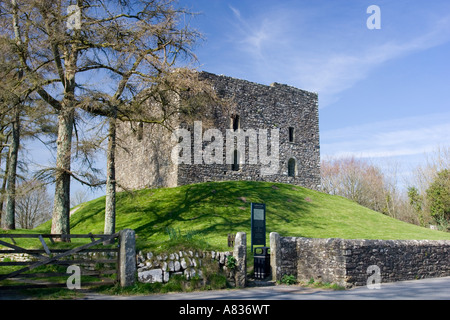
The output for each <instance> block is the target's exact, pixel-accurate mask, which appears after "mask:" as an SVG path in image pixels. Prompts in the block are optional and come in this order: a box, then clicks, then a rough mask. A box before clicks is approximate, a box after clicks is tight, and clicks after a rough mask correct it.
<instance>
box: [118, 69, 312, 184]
mask: <svg viewBox="0 0 450 320" xmlns="http://www.w3.org/2000/svg"><path fill="white" fill-rule="evenodd" d="M201 77H202V78H204V79H207V80H209V81H210V82H211V83H212V84H213V87H214V90H215V91H216V93H217V95H218V96H219V97H221V98H225V99H228V100H229V101H232V103H233V109H232V110H231V111H228V112H225V111H223V110H221V109H214V107H211V108H212V109H211V112H210V115H211V117H213V118H214V119H213V123H214V128H215V131H214V132H215V133H216V136H218V134H217V133H221V134H222V136H221V137H214V138H211V134H208V133H210V132H209V131H206V129H207V128H203V129H202V128H201V127H200V128H199V127H198V122H197V123H179V124H178V126H177V127H181V128H185V129H186V130H187V131H185V133H186V132H190V133H192V135H191V136H190V138H191V139H192V141H191V144H190V146H192V149H191V150H182V151H180V150H178V149H174V148H176V146H177V145H179V141H180V140H183V139H178V140H177V139H174V137H173V134H172V133H171V132H169V131H168V130H167V129H165V128H163V127H162V126H160V125H153V124H140V125H136V126H135V127H137V128H138V130H134V131H132V130H130V129H129V125H127V124H122V125H120V126H119V130H118V138H119V139H121V141H122V142H121V143H122V145H123V146H125V147H124V148H118V151H117V154H116V179H117V181H118V183H119V185H120V186H122V187H124V188H127V189H142V188H149V187H174V186H179V185H185V184H191V183H198V182H206V181H229V180H252V181H271V182H283V183H290V184H294V185H300V186H304V187H307V188H310V189H318V186H319V185H320V143H319V115H318V95H317V94H316V93H311V92H308V91H304V90H301V89H297V88H294V87H291V86H287V85H283V84H278V83H274V84H272V85H270V86H266V85H262V84H257V83H253V82H249V81H246V80H240V79H235V78H231V77H227V76H221V75H220V76H219V75H215V74H211V73H206V72H202V73H201ZM199 129H200V130H199ZM261 130H262V131H261ZM230 132H231V134H233V132H236V134H237V133H243V134H244V135H245V134H250V133H253V134H254V133H256V134H257V135H258V136H257V140H254V141H253V142H257V145H258V150H256V149H255V144H253V145H252V142H251V139H252V138H250V137H249V138H247V139H245V140H246V143H245V146H244V148H243V149H242V148H241V149H238V148H237V147H235V150H230V148H225V146H226V145H227V134H230ZM265 132H267V136H266V137H264V136H263V135H262V133H265ZM196 134H197V138H198V137H200V138H201V139H203V140H202V141H201V142H200V144H199V142H198V141H194V139H195V137H196ZM228 137H230V136H228ZM218 138H220V140H221V141H220V142H222V143H223V146H224V148H223V151H222V150H219V149H215V150H213V156H214V158H215V159H216V160H217V159H219V160H222V161H215V162H214V163H211V162H208V161H206V158H202V152H203V153H205V154H206V152H207V151H208V144H210V143H212V141H214V142H215V143H216V144H217V143H218V141H219V140H217V139H218ZM263 138H265V139H266V140H264V139H263ZM185 139H186V137H185ZM222 139H223V141H222ZM233 139H234V138H233ZM275 139H277V141H276V142H278V143H277V148H274V145H273V143H275ZM185 142H187V141H185ZM228 142H229V143H231V140H230V138H229V139H228ZM262 142H266V146H267V149H268V150H267V154H268V155H270V156H269V158H270V159H271V161H272V163H271V168H272V169H273V168H275V171H272V172H270V171H269V172H268V171H264V168H265V167H268V166H269V165H268V164H267V163H262V162H263V161H262V158H260V156H261V153H260V152H261V150H262V149H261V147H262V146H264V143H263V144H261V143H262ZM236 143H237V142H233V143H232V144H230V145H228V146H232V145H234V146H236ZM196 146H197V147H200V148H201V150H203V151H200V156H199V157H197V158H195V157H196V155H197V156H198V155H199V152H198V149H195V147H196ZM225 149H228V150H225ZM263 149H264V148H263ZM174 150H176V152H175V153H176V155H177V154H178V153H179V155H180V156H183V152H186V151H190V152H188V153H190V155H189V157H188V160H189V159H190V160H191V161H184V162H182V163H180V162H179V161H178V162H177V161H172V160H173V159H172V158H173V155H174ZM244 150H245V151H244ZM209 151H211V150H209ZM272 151H274V152H276V154H274V152H272ZM217 152H219V154H217ZM227 152H228V153H227ZM252 152H253V154H252ZM271 152H272V153H271ZM255 155H257V156H256V158H254V157H255ZM184 156H186V153H184ZM252 156H253V158H252ZM275 156H276V157H275ZM185 160H186V158H185ZM275 162H276V163H275ZM274 165H275V166H274Z"/></svg>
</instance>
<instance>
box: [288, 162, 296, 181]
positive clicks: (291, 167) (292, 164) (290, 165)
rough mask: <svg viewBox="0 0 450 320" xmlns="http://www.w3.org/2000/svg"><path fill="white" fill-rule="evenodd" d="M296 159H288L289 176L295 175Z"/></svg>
mask: <svg viewBox="0 0 450 320" xmlns="http://www.w3.org/2000/svg"><path fill="white" fill-rule="evenodd" d="M295 166H296V164H295V159H293V158H291V159H289V161H288V176H289V177H295V169H296V168H295Z"/></svg>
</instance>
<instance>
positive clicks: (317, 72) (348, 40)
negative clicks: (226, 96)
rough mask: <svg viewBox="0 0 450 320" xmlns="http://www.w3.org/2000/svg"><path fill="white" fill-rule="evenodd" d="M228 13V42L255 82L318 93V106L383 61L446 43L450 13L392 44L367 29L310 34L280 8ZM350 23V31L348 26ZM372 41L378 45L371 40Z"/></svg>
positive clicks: (449, 34) (327, 28)
mask: <svg viewBox="0 0 450 320" xmlns="http://www.w3.org/2000/svg"><path fill="white" fill-rule="evenodd" d="M230 9H231V10H232V11H233V14H234V17H235V21H234V26H233V28H234V29H233V30H231V31H230V37H231V38H230V42H234V43H236V44H237V47H236V50H242V51H243V52H244V53H246V54H247V55H245V54H244V55H242V59H241V60H242V63H246V64H247V65H252V66H253V68H254V72H255V73H257V74H258V77H259V78H260V79H272V81H277V82H284V83H287V84H290V85H293V86H297V87H300V88H303V89H306V90H310V91H314V92H318V93H319V96H320V99H321V103H320V107H321V108H323V107H326V106H327V105H329V104H331V103H333V102H335V101H336V100H337V99H338V96H339V94H340V93H341V92H343V91H345V90H347V89H350V88H352V87H353V86H354V85H355V84H356V83H357V82H358V81H361V80H363V79H365V78H366V77H367V76H368V75H369V74H370V72H372V71H373V70H374V69H375V68H377V67H378V66H380V65H382V64H383V63H386V62H388V61H390V60H393V59H397V58H400V57H403V56H406V55H409V54H411V53H414V52H418V51H422V50H427V49H429V48H433V47H435V46H439V45H441V44H444V43H446V42H448V41H450V15H447V16H443V17H442V18H441V19H440V20H438V21H435V22H433V23H432V24H431V27H428V29H424V31H423V33H422V34H417V33H413V32H411V33H410V34H407V35H406V34H405V35H403V36H402V38H401V40H392V38H390V37H389V35H390V34H389V32H386V34H385V35H383V36H381V37H373V38H372V37H371V35H373V33H372V34H370V33H367V32H383V30H377V31H368V30H365V29H364V28H363V27H362V28H361V29H358V30H356V31H353V29H351V30H352V31H350V30H348V29H346V28H345V27H342V28H337V29H336V30H335V29H333V28H332V25H325V26H320V28H321V29H320V30H317V33H311V29H310V28H313V26H311V25H308V23H303V22H299V21H300V20H303V19H302V16H298V15H297V14H293V13H292V12H289V11H287V10H286V9H285V8H278V9H277V12H272V11H271V12H263V13H260V14H259V15H257V16H253V17H252V18H246V17H244V15H242V14H241V12H240V11H239V10H238V9H236V8H234V7H231V6H230ZM330 23H332V22H330ZM349 25H351V26H352V27H351V28H353V24H351V23H350V22H349ZM314 27H317V26H314ZM349 28H350V27H349ZM355 33H356V39H358V40H357V41H355V39H354V37H355ZM312 34H314V36H312ZM333 38H334V39H338V40H336V41H337V43H338V44H336V43H332V44H330V42H332V40H331V39H333ZM374 38H375V39H377V41H372V39H374Z"/></svg>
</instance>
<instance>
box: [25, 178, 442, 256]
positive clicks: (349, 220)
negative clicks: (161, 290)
mask: <svg viewBox="0 0 450 320" xmlns="http://www.w3.org/2000/svg"><path fill="white" fill-rule="evenodd" d="M251 202H258V203H265V204H266V221H267V245H268V244H269V243H268V242H269V237H268V236H269V233H270V232H272V231H275V232H278V233H279V234H280V235H282V236H302V237H311V238H344V239H417V240H420V239H428V240H443V239H448V240H450V234H449V233H444V232H439V231H434V230H430V229H427V228H421V227H418V226H415V225H411V224H407V223H404V222H401V221H399V220H396V219H393V218H390V217H387V216H385V215H383V214H381V213H378V212H374V211H372V210H369V209H367V208H365V207H362V206H360V205H358V204H356V203H354V202H352V201H350V200H347V199H345V198H342V197H338V196H331V195H328V194H324V193H320V192H317V191H312V190H309V189H305V188H302V187H298V186H293V185H289V184H279V183H267V182H249V181H245V182H244V181H240V182H208V183H200V184H193V185H187V186H181V187H176V188H161V189H148V190H139V191H135V192H133V193H126V192H121V193H119V194H118V195H117V216H116V230H121V229H124V228H132V229H134V230H135V231H136V234H137V245H138V248H147V249H157V248H158V247H164V246H168V245H170V244H171V243H172V242H173V241H178V242H180V241H181V242H183V240H186V241H192V240H196V241H201V242H202V243H203V244H204V245H207V246H209V247H211V248H215V249H226V248H227V234H228V233H236V232H239V231H243V232H247V235H248V245H250V224H251V223H250V204H251ZM104 210H105V198H104V197H101V198H98V199H96V200H92V201H90V202H87V203H84V204H82V205H81V207H80V208H79V209H78V210H77V211H76V212H75V213H74V214H73V215H72V217H71V233H74V234H75V233H89V232H92V233H94V234H95V233H103V226H104ZM50 225H51V222H47V223H45V224H43V225H41V226H40V227H38V228H37V229H36V230H34V231H35V232H49V231H50Z"/></svg>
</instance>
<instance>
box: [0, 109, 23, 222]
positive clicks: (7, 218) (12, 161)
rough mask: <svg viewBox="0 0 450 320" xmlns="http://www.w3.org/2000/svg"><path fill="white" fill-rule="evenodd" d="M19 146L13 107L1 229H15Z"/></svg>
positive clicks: (17, 124)
mask: <svg viewBox="0 0 450 320" xmlns="http://www.w3.org/2000/svg"><path fill="white" fill-rule="evenodd" d="M19 145H20V106H19V105H16V106H15V107H14V120H13V122H12V141H11V146H10V149H9V161H8V162H9V163H8V177H7V185H6V210H5V214H4V219H2V220H3V221H2V222H3V228H4V229H5V230H14V229H15V228H16V222H15V212H16V177H17V156H18V153H19Z"/></svg>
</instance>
